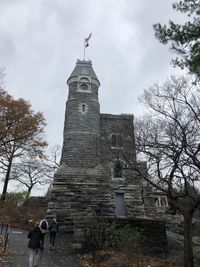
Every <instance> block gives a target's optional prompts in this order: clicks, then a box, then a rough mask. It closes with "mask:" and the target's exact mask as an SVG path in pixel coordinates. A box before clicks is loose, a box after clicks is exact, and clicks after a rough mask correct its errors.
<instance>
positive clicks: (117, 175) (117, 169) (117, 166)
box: [114, 161, 122, 178]
mask: <svg viewBox="0 0 200 267" xmlns="http://www.w3.org/2000/svg"><path fill="white" fill-rule="evenodd" d="M114 177H115V178H121V177H122V165H121V163H120V162H119V161H118V162H116V163H115V165H114Z"/></svg>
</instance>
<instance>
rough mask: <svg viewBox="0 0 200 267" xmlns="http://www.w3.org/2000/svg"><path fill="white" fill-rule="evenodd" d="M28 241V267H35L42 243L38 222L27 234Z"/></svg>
mask: <svg viewBox="0 0 200 267" xmlns="http://www.w3.org/2000/svg"><path fill="white" fill-rule="evenodd" d="M28 239H29V242H28V248H29V252H30V255H29V267H37V266H38V261H39V256H40V246H41V242H42V231H41V230H40V227H39V222H36V223H35V227H34V228H33V229H32V230H31V231H30V232H29V233H28Z"/></svg>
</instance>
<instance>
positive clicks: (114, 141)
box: [111, 134, 117, 147]
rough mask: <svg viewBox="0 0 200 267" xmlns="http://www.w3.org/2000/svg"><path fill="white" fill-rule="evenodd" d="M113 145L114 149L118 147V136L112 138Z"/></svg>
mask: <svg viewBox="0 0 200 267" xmlns="http://www.w3.org/2000/svg"><path fill="white" fill-rule="evenodd" d="M111 139H112V140H111V143H112V147H116V146H117V136H116V135H115V134H112V137H111Z"/></svg>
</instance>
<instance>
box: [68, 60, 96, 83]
mask: <svg viewBox="0 0 200 267" xmlns="http://www.w3.org/2000/svg"><path fill="white" fill-rule="evenodd" d="M80 75H81V76H89V77H90V78H92V79H95V80H97V81H98V82H99V80H98V78H97V75H96V73H95V72H94V70H93V68H92V61H91V60H89V61H86V60H77V62H76V66H75V68H74V70H73V71H72V73H71V75H70V76H69V79H71V78H75V77H78V76H80ZM69 79H68V81H69ZM99 84H100V82H99Z"/></svg>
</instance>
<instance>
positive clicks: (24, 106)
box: [0, 89, 47, 201]
mask: <svg viewBox="0 0 200 267" xmlns="http://www.w3.org/2000/svg"><path fill="white" fill-rule="evenodd" d="M45 125H46V124H45V120H44V117H43V114H42V113H41V112H34V111H33V110H32V109H31V105H30V104H29V103H28V102H27V101H26V100H24V99H21V98H20V99H14V98H13V97H12V96H11V95H9V94H8V93H7V92H6V91H5V90H3V89H0V160H1V162H0V163H1V167H3V169H4V172H5V180H4V188H3V192H2V196H1V200H3V201H4V200H5V195H6V192H7V186H8V181H9V177H10V172H11V168H12V164H13V161H14V160H16V159H17V158H19V157H22V156H24V155H25V154H26V153H28V154H29V155H30V154H31V155H33V156H39V157H42V156H43V149H44V147H45V146H46V145H47V143H46V141H45V140H44V139H43V135H42V134H43V132H44V127H45Z"/></svg>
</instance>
